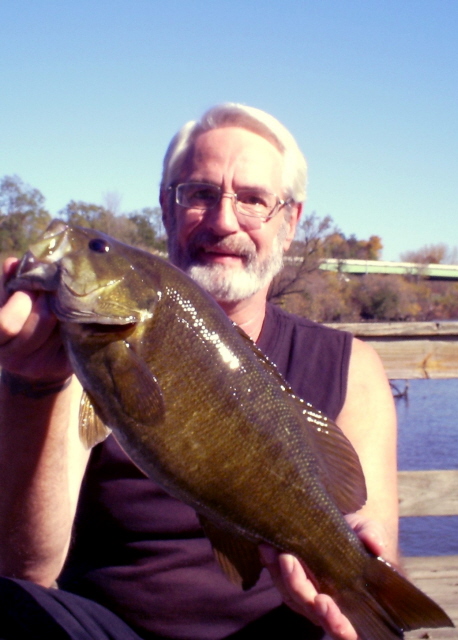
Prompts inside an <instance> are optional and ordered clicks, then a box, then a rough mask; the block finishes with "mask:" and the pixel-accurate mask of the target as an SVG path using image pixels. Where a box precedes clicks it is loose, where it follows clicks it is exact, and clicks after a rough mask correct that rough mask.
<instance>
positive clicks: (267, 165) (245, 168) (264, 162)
mask: <svg viewBox="0 0 458 640" xmlns="http://www.w3.org/2000/svg"><path fill="white" fill-rule="evenodd" d="M282 164H283V156H282V154H281V153H280V151H279V150H278V149H277V147H276V146H274V145H273V144H272V143H271V142H270V141H268V140H266V139H265V138H264V137H262V136H260V135H259V134H257V133H253V132H252V131H249V130H247V129H243V128H240V127H225V128H220V129H212V130H210V131H205V132H203V133H201V134H200V135H199V136H197V138H196V139H195V140H194V142H193V144H192V145H191V146H190V148H189V151H188V153H187V157H186V159H185V162H184V163H183V166H182V172H181V173H182V175H181V178H186V177H187V176H189V175H190V174H193V173H195V172H197V174H198V173H199V172H201V171H204V172H210V173H211V172H212V171H214V172H215V174H219V173H221V172H223V173H225V172H228V173H232V172H235V173H237V172H238V173H246V174H247V177H249V176H252V177H253V178H255V177H257V176H259V178H263V180H265V179H269V178H270V177H271V176H273V175H275V176H278V174H279V173H281V169H282Z"/></svg>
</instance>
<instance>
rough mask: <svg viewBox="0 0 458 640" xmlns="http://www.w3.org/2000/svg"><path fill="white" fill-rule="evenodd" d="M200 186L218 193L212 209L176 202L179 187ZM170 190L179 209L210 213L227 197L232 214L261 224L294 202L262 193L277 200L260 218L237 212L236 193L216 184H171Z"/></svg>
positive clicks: (273, 194)
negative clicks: (229, 199)
mask: <svg viewBox="0 0 458 640" xmlns="http://www.w3.org/2000/svg"><path fill="white" fill-rule="evenodd" d="M192 184H195V185H202V186H205V187H212V188H213V189H216V190H217V191H218V192H219V198H218V200H217V202H215V204H214V205H213V206H212V207H190V206H186V205H185V204H181V202H178V189H179V188H180V187H183V186H186V185H192ZM172 189H174V190H175V204H177V205H178V206H180V207H183V209H194V210H196V211H210V210H211V209H214V208H215V207H217V206H218V205H219V204H220V202H221V200H222V198H223V197H224V196H229V197H230V198H231V200H232V207H233V209H234V213H239V214H240V215H242V216H246V217H247V218H254V219H257V220H262V221H263V222H266V221H267V220H271V219H272V218H274V217H275V216H276V215H277V213H278V212H279V211H280V209H281V208H282V207H284V206H285V205H286V206H287V205H290V204H292V203H293V202H294V200H293V198H288V199H287V200H281V198H279V197H278V195H277V194H276V193H273V192H272V191H267V190H265V191H263V193H264V194H269V195H271V196H275V198H276V199H277V202H276V204H275V205H274V206H273V207H272V210H271V211H270V212H269V213H268V214H267V215H266V216H262V215H257V214H256V213H245V211H239V210H238V209H237V202H238V200H237V193H236V192H231V191H223V190H222V189H221V187H219V186H218V185H217V184H212V183H210V182H192V181H191V182H180V183H179V184H171V185H169V186H168V187H167V190H168V191H171V190H172ZM244 190H246V191H249V190H250V188H249V187H247V188H246V189H243V188H242V189H240V191H244Z"/></svg>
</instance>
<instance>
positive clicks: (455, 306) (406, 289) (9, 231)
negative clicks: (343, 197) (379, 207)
mask: <svg viewBox="0 0 458 640" xmlns="http://www.w3.org/2000/svg"><path fill="white" fill-rule="evenodd" d="M116 208H117V207H116V206H115V203H112V204H111V205H110V204H109V203H107V204H106V205H98V204H93V203H87V202H81V201H75V200H71V201H70V202H69V203H68V204H67V205H66V206H65V207H64V208H63V209H61V210H60V211H59V212H58V214H57V216H51V214H50V212H49V211H48V210H47V209H46V207H45V198H44V196H43V194H42V193H41V192H40V191H39V190H38V189H36V188H33V187H31V186H29V185H27V184H25V183H24V182H23V181H22V180H21V179H20V178H19V177H18V176H4V177H3V178H2V179H1V180H0V254H1V255H2V256H3V257H6V256H7V255H16V256H19V255H21V254H22V253H24V252H25V251H26V250H27V248H28V247H29V245H30V244H31V243H32V242H33V241H34V240H36V238H37V237H38V236H39V235H40V234H41V233H42V232H43V231H44V230H45V229H46V227H47V226H48V224H49V222H50V221H51V219H52V217H58V218H60V219H61V220H63V221H64V222H67V223H69V224H76V225H80V226H85V227H90V228H92V229H97V230H99V231H103V232H104V233H108V234H109V235H111V236H114V237H116V238H118V239H119V240H121V241H122V242H126V243H127V244H132V245H135V246H138V247H141V248H143V249H146V250H148V251H155V252H161V253H165V252H166V236H165V230H164V228H163V225H162V218H161V211H160V208H159V207H144V208H143V209H140V210H136V211H131V212H128V213H116V212H115V209H116ZM382 249H383V244H382V240H381V238H380V237H379V236H377V235H373V236H370V237H369V238H368V239H367V240H364V239H358V238H356V237H355V236H354V235H350V236H346V235H345V234H344V233H343V232H342V231H341V230H340V229H339V228H338V227H337V226H336V225H335V223H334V222H333V220H332V218H331V217H330V216H326V217H324V218H320V217H319V216H318V215H317V214H316V213H312V214H310V215H308V216H307V217H305V219H304V220H303V221H302V223H301V225H300V228H299V233H298V236H297V240H295V241H294V242H293V243H292V246H291V248H290V250H289V252H288V255H287V257H286V260H285V267H284V269H283V271H282V272H281V273H280V274H279V276H277V277H276V278H275V280H274V282H273V284H272V287H271V290H270V293H269V297H270V299H271V300H272V301H273V302H275V303H276V304H279V305H281V306H283V307H284V308H286V309H288V310H289V311H292V312H293V313H298V314H299V315H304V316H307V317H309V318H311V319H312V320H316V321H319V322H358V321H403V320H434V319H452V318H458V283H446V282H432V281H428V280H426V279H424V278H422V277H421V276H419V275H415V276H394V275H373V274H367V275H364V276H353V275H350V274H343V273H334V272H328V271H322V270H320V269H319V265H320V262H321V261H322V260H323V259H324V258H337V259H345V258H356V259H362V260H378V259H380V256H381V252H382ZM401 259H402V260H403V261H406V262H421V263H440V262H442V263H446V262H447V263H453V262H456V261H457V256H456V250H454V251H450V250H449V249H448V247H447V245H445V244H440V245H429V246H426V247H422V248H420V249H419V250H416V251H410V252H406V253H404V254H403V255H402V256H401Z"/></svg>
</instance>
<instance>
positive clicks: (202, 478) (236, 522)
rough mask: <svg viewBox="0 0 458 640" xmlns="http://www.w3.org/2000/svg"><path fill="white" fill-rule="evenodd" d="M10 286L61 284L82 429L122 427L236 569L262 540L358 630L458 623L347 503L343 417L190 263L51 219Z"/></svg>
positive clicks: (354, 478)
mask: <svg viewBox="0 0 458 640" xmlns="http://www.w3.org/2000/svg"><path fill="white" fill-rule="evenodd" d="M8 287H9V289H10V290H11V291H12V290H17V289H38V290H44V291H47V292H49V296H50V301H51V305H52V308H53V311H54V313H55V314H56V316H57V317H58V318H59V320H60V323H61V335H62V339H63V342H64V344H65V346H66V349H67V353H68V356H69V358H70V361H71V363H72V366H73V368H74V370H75V373H76V375H77V376H78V378H79V379H80V381H81V383H82V385H83V387H84V389H85V391H86V392H87V394H88V396H87V398H88V399H87V400H86V401H85V402H84V404H83V406H82V411H81V429H82V437H83V438H84V440H85V441H86V442H87V443H88V444H89V445H92V444H94V443H95V442H97V441H98V440H100V439H101V438H103V437H105V435H106V430H105V426H104V425H108V426H109V427H110V428H112V429H113V431H114V433H115V435H116V438H117V439H118V441H119V442H120V444H121V446H122V447H123V448H124V449H125V450H126V452H127V453H128V455H129V456H130V457H131V458H132V459H133V461H134V462H135V463H136V464H138V466H139V467H140V468H141V469H142V470H143V471H144V472H145V473H147V474H148V475H149V476H150V477H151V478H152V479H153V480H154V481H156V482H158V483H159V484H161V485H162V486H163V487H164V488H165V489H166V490H167V491H169V492H170V493H171V494H172V495H174V496H175V497H177V498H179V499H181V500H183V501H184V502H186V503H187V504H189V505H190V506H192V507H193V508H194V509H195V510H196V511H197V513H198V514H199V516H200V517H201V520H202V524H203V527H204V530H205V532H206V533H207V535H208V537H209V538H210V540H211V542H212V544H213V547H214V549H215V550H216V551H215V552H216V557H217V559H218V561H219V562H220V564H221V566H222V567H223V569H224V570H225V571H226V573H227V574H228V575H229V577H230V578H231V579H232V580H233V581H238V582H239V583H240V584H242V586H243V587H244V588H249V587H250V586H252V585H253V584H254V583H255V582H256V580H257V578H258V576H259V573H260V571H261V569H262V566H261V564H260V562H259V558H258V554H257V545H258V544H259V543H261V542H265V543H268V544H271V545H273V546H274V547H276V548H278V549H280V550H282V551H287V552H290V553H293V554H294V555H296V556H297V557H299V558H300V559H301V560H302V561H303V562H304V564H305V565H306V566H307V568H308V572H309V575H310V576H311V577H312V580H313V581H314V583H315V584H316V586H317V588H318V590H319V591H320V592H324V593H328V594H329V595H330V596H332V597H333V598H334V599H335V600H336V602H337V603H338V605H339V606H340V607H341V609H342V610H343V612H344V613H345V614H346V615H347V616H348V618H349V619H350V620H351V622H352V624H353V625H354V626H355V628H356V630H357V632H358V635H359V637H360V638H361V639H362V640H382V639H383V640H386V639H388V640H389V639H395V638H400V637H402V635H403V633H402V632H403V630H410V629H414V628H419V627H438V626H448V625H452V622H451V620H450V619H449V618H448V616H447V615H446V614H445V613H444V612H443V611H442V610H441V609H440V607H438V606H437V605H436V604H435V603H434V602H433V601H432V600H430V599H429V598H428V597H427V596H425V595H424V594H422V593H421V592H420V591H419V590H418V589H416V587H414V586H413V585H411V584H410V583H409V582H408V581H407V580H406V579H405V578H403V577H402V576H401V575H400V574H398V573H397V572H396V571H395V570H394V569H393V568H392V567H391V566H390V565H389V564H387V563H386V562H384V561H383V560H382V559H381V558H376V557H374V556H373V555H371V554H370V553H368V552H367V550H366V549H365V548H364V546H363V545H362V544H361V542H360V541H359V539H358V537H357V536H356V535H355V534H354V533H353V531H352V530H351V529H350V528H349V527H348V525H347V523H346V521H345V519H344V518H343V516H342V513H350V512H354V511H357V510H358V509H359V508H361V506H362V505H363V504H364V502H365V499H366V496H365V486H364V477H363V473H362V470H361V467H360V464H359V460H358V457H357V455H356V453H355V452H354V450H353V447H352V446H351V444H350V443H349V442H348V440H347V439H346V438H345V436H344V435H343V433H342V432H341V431H340V429H339V428H338V427H337V426H336V425H335V424H334V423H333V422H332V421H330V420H328V419H327V418H326V417H325V416H324V415H323V414H321V413H320V412H319V411H317V410H315V409H314V408H313V407H312V406H311V405H310V404H308V403H305V402H303V401H302V400H300V399H299V398H297V397H295V396H294V394H293V393H292V392H291V390H290V389H289V387H288V385H287V383H286V382H284V380H283V379H282V378H281V376H280V375H279V374H278V373H277V371H276V369H275V367H274V366H273V365H272V364H271V363H270V362H269V361H268V360H267V359H266V358H265V357H264V356H263V355H262V353H261V352H260V351H259V349H257V347H256V345H255V344H254V343H252V341H251V340H250V339H249V338H247V337H246V336H245V335H244V334H243V332H241V331H240V330H237V328H236V327H234V325H233V324H232V322H231V321H230V320H229V319H228V318H227V316H226V315H225V314H224V312H223V311H222V310H221V309H220V307H219V306H218V305H217V304H216V303H215V302H214V301H213V300H212V298H211V297H210V296H208V295H207V294H206V293H205V292H203V291H202V290H201V289H200V288H199V287H198V286H197V285H196V284H195V283H194V282H193V281H192V280H190V279H189V278H188V277H187V276H186V275H184V274H183V273H182V272H181V271H179V270H178V269H176V268H175V267H173V266H171V265H170V264H169V263H167V262H166V261H164V260H161V259H160V258H157V257H156V256H153V255H151V254H148V253H145V252H142V251H140V250H138V249H134V248H132V247H129V246H126V245H124V244H122V243H120V242H118V241H116V240H113V239H112V238H109V237H108V236H106V235H104V234H102V233H99V232H97V231H93V230H89V229H83V228H79V227H70V226H67V225H65V224H64V223H62V222H59V221H54V222H53V223H52V224H51V226H50V227H49V228H48V230H47V231H46V232H45V233H44V235H43V237H42V238H41V240H39V241H38V242H37V243H35V244H34V245H33V246H32V247H31V249H30V251H29V252H28V253H27V254H26V255H25V256H24V258H23V259H22V261H21V263H20V265H19V268H18V270H17V274H16V277H15V278H14V279H13V280H11V281H10V282H9V283H8ZM209 588H210V586H209Z"/></svg>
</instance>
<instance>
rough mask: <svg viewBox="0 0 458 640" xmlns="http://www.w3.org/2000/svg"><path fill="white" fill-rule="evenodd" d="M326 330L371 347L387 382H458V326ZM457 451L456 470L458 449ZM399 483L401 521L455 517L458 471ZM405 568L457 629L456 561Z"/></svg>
mask: <svg viewBox="0 0 458 640" xmlns="http://www.w3.org/2000/svg"><path fill="white" fill-rule="evenodd" d="M329 326H333V327H336V328H339V329H345V330H347V331H350V332H351V333H353V335H355V336H357V337H358V338H360V339H362V340H365V341H367V342H369V343H370V344H372V346H373V347H374V348H375V349H376V351H377V352H378V354H379V355H380V357H381V359H382V362H383V364H384V367H385V370H386V372H387V375H388V377H389V378H390V379H399V378H401V379H409V378H458V322H405V323H394V322H393V323H377V324H369V323H367V324H360V323H354V324H353V323H352V324H332V325H329ZM457 436H458V417H457ZM457 440H458V438H457ZM456 449H457V450H456V458H457V467H458V445H457V448H456ZM398 480H399V509H400V515H401V517H411V516H437V517H441V516H458V470H454V469H453V470H452V469H451V470H445V471H400V472H399V474H398ZM433 535H434V532H432V536H433ZM457 536H458V532H457ZM403 564H404V568H405V570H406V572H407V574H408V576H409V578H410V579H411V580H412V581H413V582H414V583H415V584H416V585H417V586H418V587H419V588H420V589H422V590H423V591H424V592H425V593H427V594H428V595H429V596H431V597H432V598H433V599H434V600H435V601H436V602H438V603H439V604H440V605H441V606H442V607H443V608H444V609H445V611H446V612H447V613H448V615H449V616H450V617H451V618H452V620H453V621H454V623H455V625H456V626H457V627H458V555H453V556H450V555H447V556H428V557H409V558H404V559H403ZM406 638H409V639H413V638H434V640H448V639H450V638H458V629H433V630H428V631H425V630H419V631H411V632H409V633H408V634H406Z"/></svg>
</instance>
